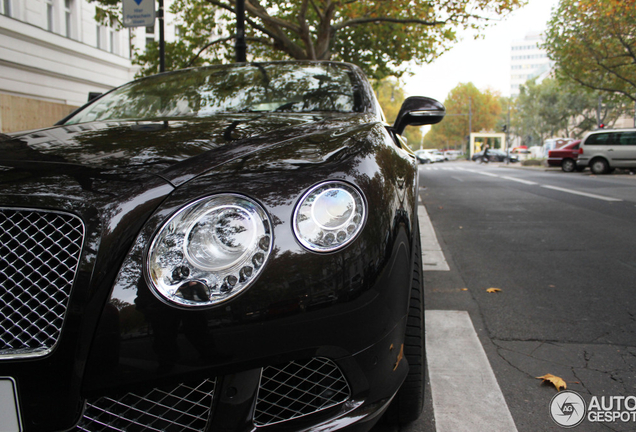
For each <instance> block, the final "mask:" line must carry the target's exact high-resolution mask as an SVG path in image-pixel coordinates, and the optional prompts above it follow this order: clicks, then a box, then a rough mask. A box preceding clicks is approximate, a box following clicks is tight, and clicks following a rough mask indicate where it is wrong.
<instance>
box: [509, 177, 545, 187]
mask: <svg viewBox="0 0 636 432" xmlns="http://www.w3.org/2000/svg"><path fill="white" fill-rule="evenodd" d="M501 178H502V179H506V180H512V181H516V182H519V183H523V184H527V185H536V184H539V183H537V182H533V181H529V180H524V179H520V178H516V177H508V176H501Z"/></svg>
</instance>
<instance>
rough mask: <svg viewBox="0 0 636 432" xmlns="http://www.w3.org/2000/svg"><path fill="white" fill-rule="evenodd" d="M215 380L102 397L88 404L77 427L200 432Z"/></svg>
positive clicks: (92, 431) (101, 431) (100, 431)
mask: <svg viewBox="0 0 636 432" xmlns="http://www.w3.org/2000/svg"><path fill="white" fill-rule="evenodd" d="M215 386H216V380H205V381H203V382H201V383H200V384H198V385H196V386H189V385H186V384H183V383H182V384H178V385H176V386H173V387H168V388H155V389H153V390H151V391H150V392H148V393H145V394H135V393H128V394H126V395H124V396H123V397H121V398H117V399H113V398H108V397H102V398H99V399H97V400H95V401H89V403H87V407H86V411H85V412H84V417H83V418H82V421H81V422H80V424H79V425H78V426H77V430H78V431H84V432H106V431H109V432H113V431H121V432H124V431H125V432H141V431H144V432H151V431H163V432H194V431H203V430H204V429H205V426H206V424H207V422H208V417H209V416H210V409H211V406H212V397H213V396H214V388H215Z"/></svg>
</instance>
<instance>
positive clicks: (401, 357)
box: [393, 344, 404, 370]
mask: <svg viewBox="0 0 636 432" xmlns="http://www.w3.org/2000/svg"><path fill="white" fill-rule="evenodd" d="M403 358H404V344H402V346H401V347H400V353H399V354H398V356H397V360H396V362H395V366H393V370H396V369H397V368H398V366H399V365H400V362H401V361H402V359H403Z"/></svg>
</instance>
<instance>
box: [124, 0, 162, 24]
mask: <svg viewBox="0 0 636 432" xmlns="http://www.w3.org/2000/svg"><path fill="white" fill-rule="evenodd" d="M122 5H123V12H124V16H123V20H122V21H123V22H124V27H151V26H153V25H155V0H122Z"/></svg>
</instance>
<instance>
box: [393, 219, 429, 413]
mask: <svg viewBox="0 0 636 432" xmlns="http://www.w3.org/2000/svg"><path fill="white" fill-rule="evenodd" d="M415 235H416V239H415V257H414V259H413V278H412V281H411V296H410V301H409V312H408V317H407V323H406V331H405V335H404V357H405V358H406V360H407V361H408V363H409V372H408V375H407V376H406V379H405V380H404V382H403V383H402V387H400V390H398V392H397V394H396V395H395V398H394V399H393V401H392V402H391V405H390V406H389V409H388V411H387V414H386V418H387V420H388V422H389V423H391V424H394V425H395V424H400V425H404V424H407V423H411V422H413V421H415V420H417V419H418V417H419V416H420V414H421V413H422V409H423V407H424V372H425V368H426V355H425V349H424V288H423V287H424V282H423V280H422V279H423V272H422V246H421V244H420V233H419V230H418V232H416V233H415Z"/></svg>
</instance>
